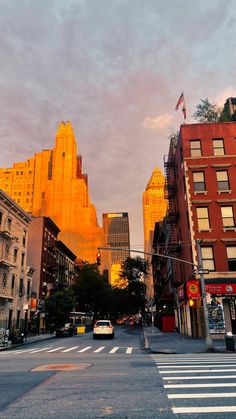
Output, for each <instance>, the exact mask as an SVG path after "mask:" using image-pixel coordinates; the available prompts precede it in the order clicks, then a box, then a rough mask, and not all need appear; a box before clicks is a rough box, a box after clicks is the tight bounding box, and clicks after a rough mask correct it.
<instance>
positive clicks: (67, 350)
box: [62, 346, 78, 352]
mask: <svg viewBox="0 0 236 419" xmlns="http://www.w3.org/2000/svg"><path fill="white" fill-rule="evenodd" d="M77 348H78V346H73V347H72V348H69V349H65V350H64V351H62V352H70V351H73V350H74V349H77Z"/></svg>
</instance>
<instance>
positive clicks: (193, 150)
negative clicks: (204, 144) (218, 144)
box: [189, 140, 202, 157]
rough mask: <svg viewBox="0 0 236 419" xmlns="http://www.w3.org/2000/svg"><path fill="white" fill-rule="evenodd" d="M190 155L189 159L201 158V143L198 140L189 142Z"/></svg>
mask: <svg viewBox="0 0 236 419" xmlns="http://www.w3.org/2000/svg"><path fill="white" fill-rule="evenodd" d="M189 143H190V154H191V157H196V156H201V155H202V149H201V141H200V140H191V141H190V142H189Z"/></svg>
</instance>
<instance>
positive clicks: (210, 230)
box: [198, 228, 212, 233]
mask: <svg viewBox="0 0 236 419" xmlns="http://www.w3.org/2000/svg"><path fill="white" fill-rule="evenodd" d="M208 232H209V233H211V232H212V228H208V229H202V230H198V233H208Z"/></svg>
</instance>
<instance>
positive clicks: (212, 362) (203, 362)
mask: <svg viewBox="0 0 236 419" xmlns="http://www.w3.org/2000/svg"><path fill="white" fill-rule="evenodd" d="M209 361H210V360H208V361H206V360H204V361H201V364H203V365H204V364H207V363H208V364H228V362H229V361H224V360H223V361H210V362H209ZM230 362H232V360H231V361H230ZM189 363H190V361H185V362H184V361H182V362H178V365H179V364H189ZM191 363H192V360H191ZM195 364H199V361H195V362H193V363H192V365H195ZM156 365H158V366H159V365H163V366H166V367H168V366H173V365H176V361H175V362H156ZM234 365H236V360H235V362H234ZM183 366H184V365H183Z"/></svg>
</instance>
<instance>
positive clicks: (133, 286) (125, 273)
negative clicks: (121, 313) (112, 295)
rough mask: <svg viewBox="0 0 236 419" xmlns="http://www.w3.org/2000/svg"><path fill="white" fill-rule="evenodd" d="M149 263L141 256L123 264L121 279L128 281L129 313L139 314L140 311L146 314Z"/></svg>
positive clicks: (129, 259)
mask: <svg viewBox="0 0 236 419" xmlns="http://www.w3.org/2000/svg"><path fill="white" fill-rule="evenodd" d="M148 267H149V263H148V261H146V260H145V259H141V258H140V257H139V256H138V257H136V258H131V257H128V258H127V259H126V260H125V261H124V262H123V263H122V264H121V270H120V278H122V279H127V281H128V284H127V288H126V293H127V294H126V296H127V297H126V298H127V300H128V304H129V312H130V313H137V312H138V311H139V310H141V311H142V312H144V307H145V291H146V286H145V283H144V279H145V276H146V275H147V274H148Z"/></svg>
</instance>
